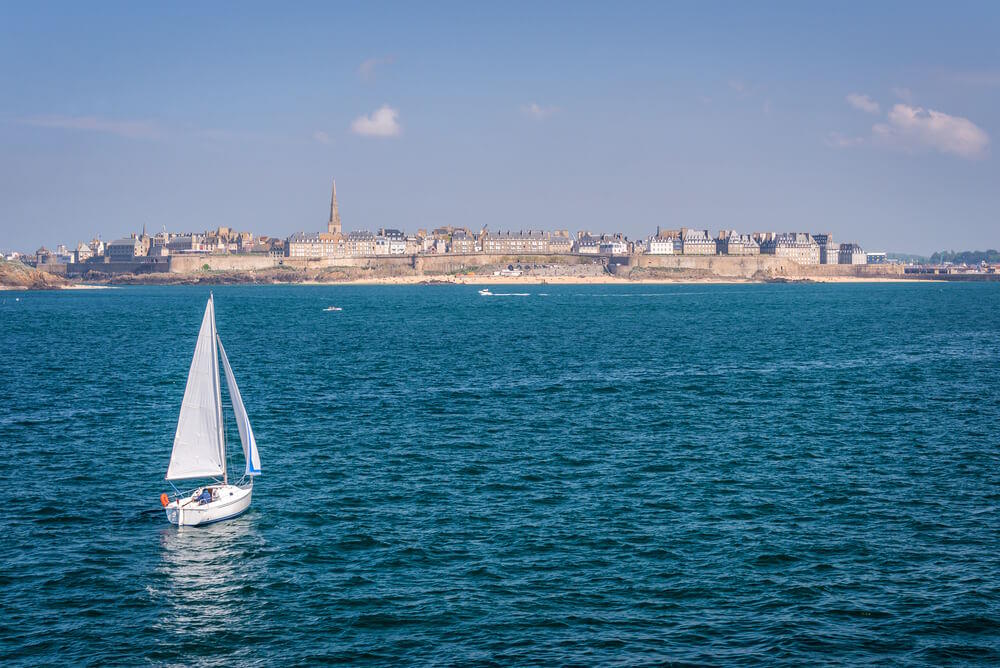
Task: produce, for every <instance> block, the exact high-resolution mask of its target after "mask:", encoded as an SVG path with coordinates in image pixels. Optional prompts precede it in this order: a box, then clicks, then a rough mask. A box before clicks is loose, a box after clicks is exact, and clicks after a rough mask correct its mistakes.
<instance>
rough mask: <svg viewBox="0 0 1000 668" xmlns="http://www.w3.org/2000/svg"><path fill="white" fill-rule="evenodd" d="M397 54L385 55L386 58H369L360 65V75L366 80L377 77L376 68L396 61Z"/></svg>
mask: <svg viewBox="0 0 1000 668" xmlns="http://www.w3.org/2000/svg"><path fill="white" fill-rule="evenodd" d="M395 60H396V58H395V56H385V57H384V58H368V59H367V60H363V61H362V62H361V64H360V65H358V76H359V77H361V78H362V79H363V80H364V81H371V80H372V79H374V78H375V70H376V68H378V67H380V66H382V65H391V64H392V63H393V61H395Z"/></svg>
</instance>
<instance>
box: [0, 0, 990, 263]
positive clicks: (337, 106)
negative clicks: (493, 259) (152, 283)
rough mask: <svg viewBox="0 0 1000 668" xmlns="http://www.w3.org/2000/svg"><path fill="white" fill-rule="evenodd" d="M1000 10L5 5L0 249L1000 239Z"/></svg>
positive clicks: (1, 21)
mask: <svg viewBox="0 0 1000 668" xmlns="http://www.w3.org/2000/svg"><path fill="white" fill-rule="evenodd" d="M997 35H1000V3H996V2H982V3H963V2H958V3H948V4H946V5H942V4H941V3H939V2H936V3H925V2H880V3H862V2H853V3H842V2H838V3H833V2H830V3H825V4H824V3H819V2H809V3H803V2H756V3H736V2H725V3H714V2H693V3H680V2H678V3H663V2H652V3H641V2H623V3H609V2H602V3H587V2H574V3H545V2H527V3H519V2H504V3H468V2H456V3H398V4H397V3H380V2H365V3H330V2H321V3H308V2H296V3H284V4H279V3H253V2H240V3H224V2H218V3H194V2H190V3H189V2H173V3H160V4H157V3H135V2H130V3H121V4H116V3H110V2H101V3H47V2H32V3H0V249H4V250H7V249H15V250H23V251H33V250H34V249H35V248H37V247H38V246H40V245H42V244H45V245H46V246H48V247H50V248H51V247H54V246H55V245H56V244H58V243H65V244H67V245H73V246H75V244H76V243H77V242H79V241H83V240H89V239H90V238H92V237H93V236H95V235H97V234H100V235H101V236H102V238H104V239H105V240H110V239H113V238H117V237H120V236H126V235H128V234H129V233H131V232H135V231H138V230H140V229H141V228H142V227H143V226H144V225H145V227H146V229H147V230H149V231H150V232H152V231H159V230H161V229H164V228H166V229H167V230H170V231H202V230H206V229H212V228H215V227H218V226H229V227H234V228H237V229H240V230H249V231H251V232H254V233H255V234H266V235H272V236H282V237H283V236H287V235H289V234H291V233H293V232H297V231H316V230H322V229H325V225H326V220H327V217H328V207H329V191H330V182H331V179H333V178H336V180H337V194H338V199H339V203H340V213H341V217H342V220H343V224H344V229H345V230H352V229H369V230H375V229H377V228H379V227H395V228H402V229H405V230H408V231H416V230H417V229H418V228H432V227H437V226H441V225H458V226H468V227H470V228H472V229H474V230H478V229H480V228H481V227H483V226H488V227H489V228H490V229H492V230H497V229H504V230H506V229H513V230H518V229H569V230H571V231H573V232H576V231H579V230H590V231H592V232H616V231H621V232H624V233H626V234H627V235H628V236H629V237H630V238H640V237H644V236H647V235H648V234H650V233H652V232H654V231H655V229H656V227H657V226H658V225H659V226H663V227H666V228H679V227H682V226H685V227H692V228H699V229H703V228H708V229H709V230H711V231H712V233H713V235H714V234H715V232H716V231H717V230H720V229H736V230H739V231H742V232H754V231H768V230H775V231H809V232H821V231H825V232H832V233H833V235H834V239H835V240H837V241H841V242H848V241H854V242H859V243H861V244H862V245H863V246H864V247H865V249H866V250H870V251H875V250H887V251H895V252H907V253H920V254H929V253H931V252H932V251H935V250H943V249H955V250H960V249H983V248H987V247H991V248H997V247H1000V216H998V211H1000V167H998V159H1000V155H998V153H1000V147H998V146H997V143H998V142H1000V39H997Z"/></svg>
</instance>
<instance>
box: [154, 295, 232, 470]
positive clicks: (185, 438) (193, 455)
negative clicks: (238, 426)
mask: <svg viewBox="0 0 1000 668" xmlns="http://www.w3.org/2000/svg"><path fill="white" fill-rule="evenodd" d="M215 341H216V338H215V304H214V302H213V300H212V298H211V297H210V298H209V300H208V305H207V306H206V307H205V317H204V318H202V321H201V330H200V331H199V332H198V343H197V344H196V345H195V348H194V357H193V358H192V359H191V370H190V371H189V372H188V380H187V387H186V388H185V389H184V399H183V401H181V413H180V417H178V418H177V431H176V432H175V433H174V449H173V452H171V453H170V466H169V467H168V468H167V480H183V479H185V478H207V477H212V476H218V475H223V474H224V473H225V470H226V464H225V461H226V457H225V444H224V443H223V440H222V439H223V434H222V406H221V399H220V393H219V389H220V388H219V359H218V355H217V351H216V347H215V346H216V343H215Z"/></svg>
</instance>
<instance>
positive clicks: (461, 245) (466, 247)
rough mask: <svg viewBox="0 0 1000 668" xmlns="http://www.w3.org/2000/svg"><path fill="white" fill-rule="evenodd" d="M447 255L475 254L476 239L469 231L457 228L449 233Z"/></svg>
mask: <svg viewBox="0 0 1000 668" xmlns="http://www.w3.org/2000/svg"><path fill="white" fill-rule="evenodd" d="M448 252H449V253H475V252H476V238H475V237H473V236H472V233H471V232H469V230H467V229H464V228H459V229H456V230H454V231H453V232H452V233H451V241H450V242H449V245H448Z"/></svg>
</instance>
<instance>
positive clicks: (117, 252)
mask: <svg viewBox="0 0 1000 668" xmlns="http://www.w3.org/2000/svg"><path fill="white" fill-rule="evenodd" d="M149 247H150V243H149V237H147V236H146V235H145V234H143V235H142V236H141V237H137V236H136V235H134V234H133V235H132V236H131V237H125V238H123V239H118V240H116V241H112V242H111V243H110V244H108V245H107V247H106V248H105V249H104V256H105V257H107V258H108V260H109V261H111V262H132V261H133V260H134V259H135V258H137V257H145V256H146V254H147V253H149Z"/></svg>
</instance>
